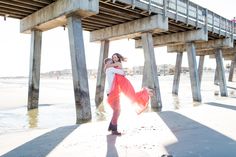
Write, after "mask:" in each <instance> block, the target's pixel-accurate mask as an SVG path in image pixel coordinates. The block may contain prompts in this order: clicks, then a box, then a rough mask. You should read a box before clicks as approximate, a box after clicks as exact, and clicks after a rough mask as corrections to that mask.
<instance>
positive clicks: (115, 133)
mask: <svg viewBox="0 0 236 157" xmlns="http://www.w3.org/2000/svg"><path fill="white" fill-rule="evenodd" d="M112 135H117V136H121V133H120V132H118V131H112Z"/></svg>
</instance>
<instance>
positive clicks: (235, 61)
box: [228, 53, 236, 82]
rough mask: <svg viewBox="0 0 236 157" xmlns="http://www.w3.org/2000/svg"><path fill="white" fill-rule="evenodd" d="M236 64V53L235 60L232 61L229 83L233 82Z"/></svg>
mask: <svg viewBox="0 0 236 157" xmlns="http://www.w3.org/2000/svg"><path fill="white" fill-rule="evenodd" d="M235 64H236V53H234V58H233V59H232V60H231V65H230V71H229V79H228V80H229V82H232V81H233V76H234V69H235Z"/></svg>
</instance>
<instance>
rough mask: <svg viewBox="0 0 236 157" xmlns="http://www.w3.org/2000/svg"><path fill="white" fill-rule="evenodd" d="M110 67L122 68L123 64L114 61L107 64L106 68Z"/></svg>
mask: <svg viewBox="0 0 236 157" xmlns="http://www.w3.org/2000/svg"><path fill="white" fill-rule="evenodd" d="M110 67H118V68H122V64H121V63H120V62H116V63H112V64H106V65H105V69H107V68H110Z"/></svg>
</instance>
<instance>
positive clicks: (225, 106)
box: [205, 102, 236, 111]
mask: <svg viewBox="0 0 236 157" xmlns="http://www.w3.org/2000/svg"><path fill="white" fill-rule="evenodd" d="M205 104H207V105H211V106H216V107H223V108H227V109H231V110H235V111H236V106H231V105H227V104H221V103H215V102H207V103H205Z"/></svg>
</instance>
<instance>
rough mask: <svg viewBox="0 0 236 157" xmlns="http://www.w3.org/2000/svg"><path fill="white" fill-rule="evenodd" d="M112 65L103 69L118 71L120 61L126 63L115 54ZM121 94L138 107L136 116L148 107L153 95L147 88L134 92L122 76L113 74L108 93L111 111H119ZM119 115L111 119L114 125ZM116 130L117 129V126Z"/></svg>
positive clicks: (123, 58)
mask: <svg viewBox="0 0 236 157" xmlns="http://www.w3.org/2000/svg"><path fill="white" fill-rule="evenodd" d="M112 61H113V63H112V64H106V65H105V69H107V68H109V67H115V68H118V69H122V63H121V62H122V61H126V58H125V57H123V56H122V55H120V54H119V53H115V54H113V55H112ZM121 92H122V93H123V94H124V95H125V96H127V97H128V98H129V99H130V100H131V101H132V103H133V104H135V105H137V106H138V110H136V112H137V113H138V114H140V113H142V112H143V111H144V110H145V109H146V108H147V105H148V102H149V98H150V96H152V95H153V93H152V90H150V89H148V88H143V89H142V90H141V91H139V92H135V90H134V87H133V86H132V84H131V83H130V81H129V80H128V79H127V78H126V77H125V76H122V75H117V74H115V76H114V79H113V83H112V85H111V89H110V93H109V96H108V103H109V104H110V105H111V108H112V109H113V110H120V93H121ZM118 117H119V114H118V115H116V116H115V117H114V115H113V118H114V119H116V123H117V120H118ZM113 118H112V119H113ZM115 125H116V129H117V124H115ZM113 126H114V123H112V122H111V123H110V126H109V128H108V130H112V128H113Z"/></svg>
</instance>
